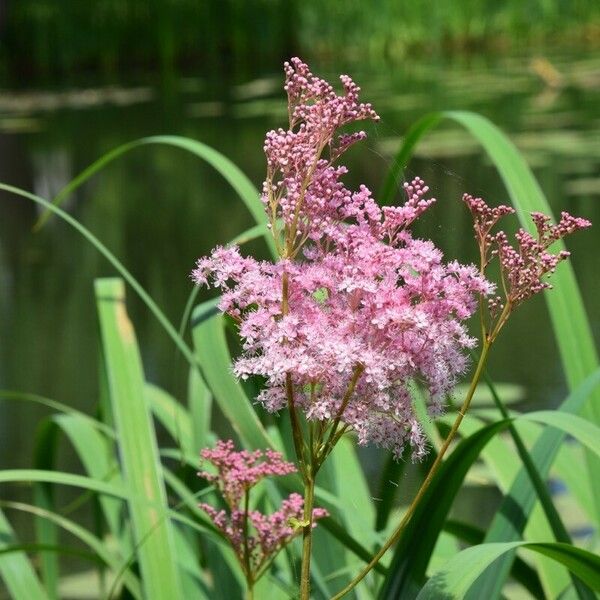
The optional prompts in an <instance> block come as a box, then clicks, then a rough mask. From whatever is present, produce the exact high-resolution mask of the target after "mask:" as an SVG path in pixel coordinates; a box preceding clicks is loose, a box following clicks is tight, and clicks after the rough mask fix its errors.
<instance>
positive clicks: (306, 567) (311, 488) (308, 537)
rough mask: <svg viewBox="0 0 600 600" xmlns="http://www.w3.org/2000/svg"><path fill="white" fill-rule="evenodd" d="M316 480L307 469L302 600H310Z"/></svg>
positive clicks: (301, 578)
mask: <svg viewBox="0 0 600 600" xmlns="http://www.w3.org/2000/svg"><path fill="white" fill-rule="evenodd" d="M314 499H315V480H314V477H313V475H312V473H311V472H310V471H309V470H308V469H307V472H306V478H305V481H304V516H303V525H304V528H303V530H302V570H301V575H300V600H310V558H311V552H312V529H313V522H312V521H313V519H312V516H313V505H314Z"/></svg>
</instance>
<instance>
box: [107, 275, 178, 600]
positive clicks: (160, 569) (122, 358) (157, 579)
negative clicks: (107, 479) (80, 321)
mask: <svg viewBox="0 0 600 600" xmlns="http://www.w3.org/2000/svg"><path fill="white" fill-rule="evenodd" d="M96 298H97V302H98V313H99V318H100V331H101V334H102V342H103V350H104V359H105V361H106V371H107V377H108V387H109V392H110V398H111V406H112V410H113V415H114V419H115V425H116V430H117V433H118V443H119V453H120V456H121V462H122V466H123V479H124V482H125V485H126V486H127V489H130V490H131V491H132V492H133V495H132V497H131V498H130V499H129V502H128V504H129V511H130V516H131V520H132V524H133V531H134V537H135V543H136V545H137V554H138V559H139V562H140V568H141V573H142V581H143V586H144V592H145V596H146V597H147V598H148V599H149V600H155V599H156V600H161V599H167V598H169V599H173V600H177V599H179V598H182V593H181V583H180V579H179V572H178V569H177V554H176V552H175V542H174V538H173V532H172V530H171V527H172V525H171V523H170V521H169V520H168V519H161V518H160V516H161V512H164V511H165V510H166V509H167V508H168V506H167V500H166V493H165V488H164V484H163V481H162V478H161V468H160V460H159V456H158V448H157V443H156V434H155V431H154V427H153V424H152V418H151V413H150V409H149V407H148V404H147V401H146V397H145V394H144V374H143V371H142V364H141V360H140V356H139V351H138V348H137V343H136V339H135V333H134V331H133V327H132V325H131V323H130V321H129V318H128V316H127V312H126V309H125V288H124V284H123V282H122V281H121V280H119V279H100V280H97V281H96ZM137 496H145V498H146V500H147V501H146V502H143V501H140V500H138V499H137ZM160 508H162V509H163V510H162V511H161V510H160Z"/></svg>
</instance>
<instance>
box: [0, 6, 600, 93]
mask: <svg viewBox="0 0 600 600" xmlns="http://www.w3.org/2000/svg"><path fill="white" fill-rule="evenodd" d="M175 4H176V10H174V5H175ZM4 21H5V22H4V24H3V33H2V37H1V42H0V54H1V56H2V62H3V65H4V70H5V71H6V72H8V73H9V74H10V75H11V76H12V77H13V78H15V79H16V78H17V77H18V81H19V83H20V84H24V83H27V81H29V79H30V78H34V79H39V78H41V79H46V80H54V79H56V78H57V77H63V78H64V77H65V76H67V75H68V76H75V75H79V76H84V75H85V74H87V73H89V72H99V73H101V74H104V75H105V76H107V77H111V78H114V76H115V75H117V74H118V73H123V72H131V71H136V70H137V71H138V72H145V73H153V72H156V71H157V70H160V71H161V72H162V73H163V75H164V76H168V75H169V74H172V73H173V71H174V69H175V68H176V67H179V68H180V69H183V70H187V71H188V72H194V73H202V74H206V73H211V72H212V73H220V74H223V73H224V72H225V73H229V72H231V71H232V70H237V71H242V72H245V73H257V72H262V71H265V70H270V69H269V65H272V64H273V63H274V62H279V60H280V59H281V58H282V57H289V56H290V55H291V54H295V53H300V54H301V55H302V56H304V57H306V58H312V57H315V56H319V55H324V56H327V55H331V53H332V52H335V53H336V55H337V56H340V55H344V54H349V55H352V56H354V57H358V56H360V57H362V58H363V60H369V59H376V60H381V59H383V58H398V57H402V56H403V55H404V54H405V53H407V52H413V53H419V54H423V53H425V54H431V53H435V54H440V53H445V52H447V51H448V50H453V51H468V50H469V49H474V48H495V49H498V48H505V49H506V48H513V49H514V48H523V47H525V46H528V47H529V46H531V44H535V45H539V46H543V45H544V44H546V45H551V46H555V45H556V43H557V41H558V42H560V41H561V40H562V41H570V42H577V43H579V44H581V43H583V44H586V43H587V44H592V45H594V44H595V45H597V44H598V39H599V37H600V5H599V4H598V2H596V1H595V0H574V1H572V2H547V1H545V0H532V1H530V2H527V3H526V4H524V3H523V2H521V1H519V0H510V1H508V2H501V3H499V2H490V1H482V2H477V1H467V2H446V1H445V0H424V1H422V2H421V1H413V0H401V1H397V0H378V1H377V2H376V3H372V2H370V3H365V2H360V1H358V0H351V1H348V2H344V3H343V10H341V8H340V3H339V2H338V1H337V0H304V1H303V2H300V1H298V0H290V1H288V0H224V1H220V0H210V1H206V2H198V1H196V0H179V1H178V2H177V3H174V2H172V1H170V0H153V1H152V2H122V1H120V0H78V1H77V2H56V1H55V0H19V1H14V2H8V3H7V7H6V9H5V14H4ZM24 74H26V79H23V75H24Z"/></svg>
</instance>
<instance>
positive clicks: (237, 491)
mask: <svg viewBox="0 0 600 600" xmlns="http://www.w3.org/2000/svg"><path fill="white" fill-rule="evenodd" d="M200 456H201V457H202V459H203V460H204V461H208V462H210V463H211V464H212V465H213V466H214V467H216V469H217V473H216V474H214V473H210V472H208V471H201V472H200V473H198V475H200V477H203V478H204V479H206V480H207V481H210V482H211V483H214V484H215V485H216V486H217V487H218V489H219V491H220V492H221V493H222V494H223V497H224V498H225V499H226V501H227V504H228V505H229V506H230V507H232V508H234V507H237V506H239V504H240V502H241V501H242V500H243V498H244V494H245V493H246V491H248V490H249V489H250V488H251V487H253V486H255V485H256V484H257V483H258V482H259V481H260V480H261V479H263V478H265V477H272V476H276V475H289V474H290V473H295V472H296V467H295V466H294V464H293V463H291V462H287V461H285V460H283V456H282V455H281V453H280V452H276V451H275V450H271V449H267V450H265V451H264V452H263V451H262V450H255V451H254V452H250V451H249V450H241V451H236V450H235V447H234V445H233V442H232V441H231V440H226V441H223V440H219V441H218V442H217V445H216V447H215V448H212V449H211V448H205V449H204V450H202V452H201V453H200Z"/></svg>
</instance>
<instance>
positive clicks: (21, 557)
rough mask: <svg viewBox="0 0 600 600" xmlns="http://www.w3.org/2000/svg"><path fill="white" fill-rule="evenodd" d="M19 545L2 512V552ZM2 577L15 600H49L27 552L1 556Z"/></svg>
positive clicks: (0, 521) (0, 518)
mask: <svg viewBox="0 0 600 600" xmlns="http://www.w3.org/2000/svg"><path fill="white" fill-rule="evenodd" d="M18 544H19V542H18V541H17V539H16V537H15V533H14V531H13V529H12V527H11V526H10V523H9V522H8V520H7V519H6V517H5V516H4V513H3V512H2V511H1V510H0V550H4V549H7V548H10V547H11V546H15V545H18ZM0 576H1V577H2V579H3V580H4V583H5V584H6V589H7V590H8V591H9V592H10V595H11V597H12V598H14V600H48V595H47V594H46V592H45V591H44V588H43V587H42V584H41V583H40V580H39V579H38V577H37V575H36V573H35V569H34V568H33V566H32V564H31V562H30V561H29V558H27V554H25V552H22V551H19V552H11V553H9V554H2V555H0Z"/></svg>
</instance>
